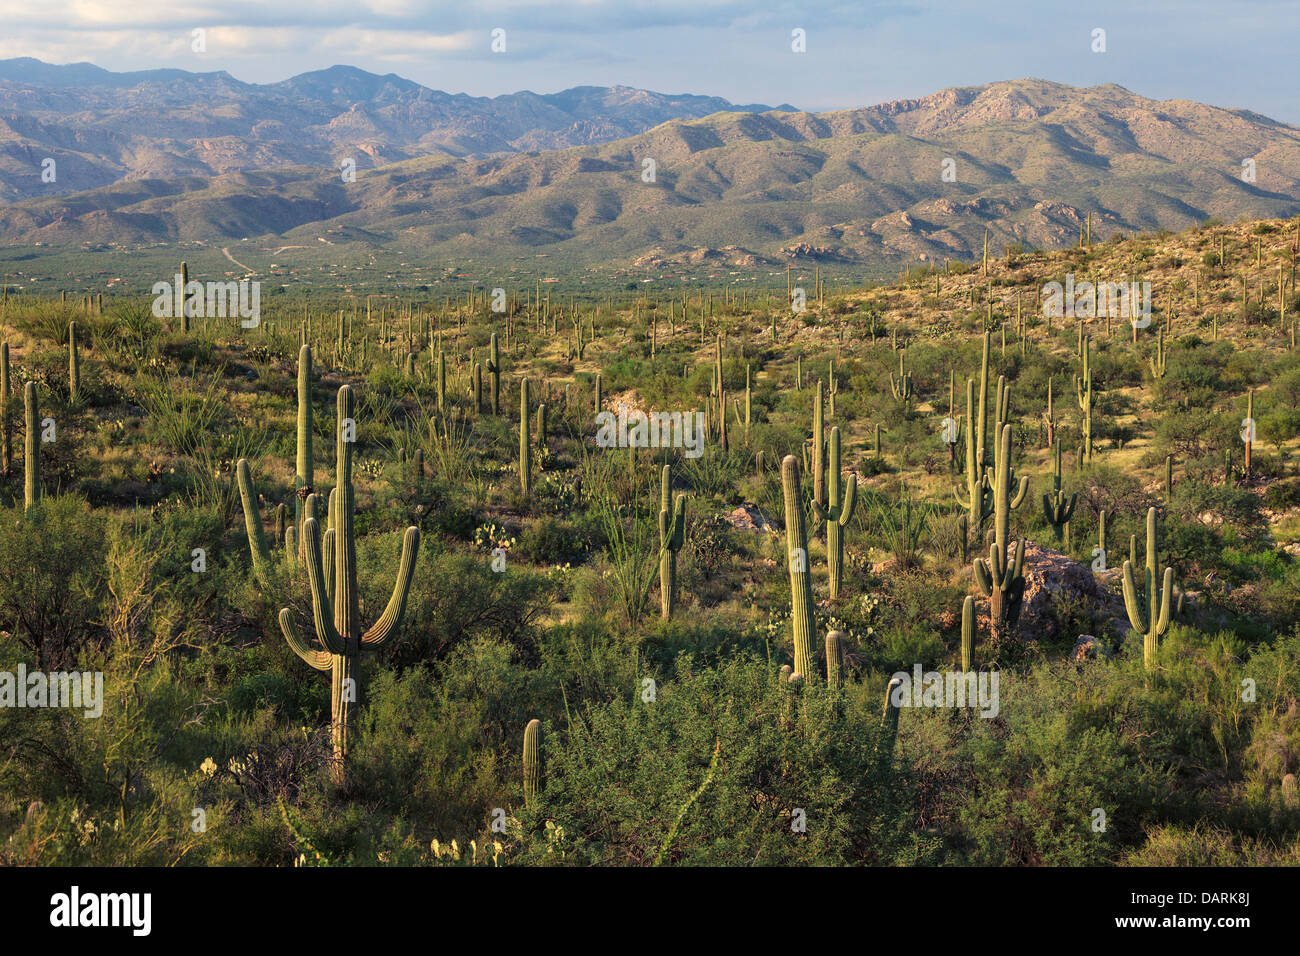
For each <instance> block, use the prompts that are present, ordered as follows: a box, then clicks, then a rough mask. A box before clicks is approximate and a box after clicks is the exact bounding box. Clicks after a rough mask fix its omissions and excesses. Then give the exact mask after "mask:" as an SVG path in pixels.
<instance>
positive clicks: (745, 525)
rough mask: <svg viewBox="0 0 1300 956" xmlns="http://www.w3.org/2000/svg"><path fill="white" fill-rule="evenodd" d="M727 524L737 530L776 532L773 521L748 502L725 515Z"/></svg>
mask: <svg viewBox="0 0 1300 956" xmlns="http://www.w3.org/2000/svg"><path fill="white" fill-rule="evenodd" d="M723 517H724V518H725V519H726V522H727V524H729V525H731V526H732V527H733V528H735V529H736V530H737V531H752V532H755V533H756V534H762V533H765V532H766V533H770V532H775V530H776V529H775V528H773V527H772V525H771V523H770V522H769V521H768V520H767V519H766V518H765V517H763V512H761V511H759V510H758V508H756V507H755V506H754V505H752V504H749V503H748V502H746V503H745V504H743V505H741V506H740V507H739V508H737V509H736V510H735V511H733V512H731V513H730V514H727V515H724V516H723Z"/></svg>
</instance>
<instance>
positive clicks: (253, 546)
mask: <svg viewBox="0 0 1300 956" xmlns="http://www.w3.org/2000/svg"><path fill="white" fill-rule="evenodd" d="M235 472H236V474H237V475H238V478H239V503H240V505H241V506H242V507H243V511H244V530H245V531H246V532H247V534H248V550H249V551H250V552H251V554H252V557H253V574H254V575H255V576H256V577H257V578H258V580H259V581H264V580H265V579H266V577H267V572H268V571H269V570H270V567H271V552H270V549H269V548H268V547H267V544H266V531H265V530H264V529H263V527H262V516H261V515H260V514H259V513H258V511H257V499H256V498H255V497H254V496H253V481H252V477H251V475H250V473H249V470H248V459H247V458H241V459H239V463H238V464H237V465H236V466H235Z"/></svg>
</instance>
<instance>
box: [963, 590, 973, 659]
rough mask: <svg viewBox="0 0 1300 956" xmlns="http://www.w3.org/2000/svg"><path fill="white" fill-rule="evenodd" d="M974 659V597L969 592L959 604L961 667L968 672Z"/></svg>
mask: <svg viewBox="0 0 1300 956" xmlns="http://www.w3.org/2000/svg"><path fill="white" fill-rule="evenodd" d="M974 660H975V599H974V598H973V597H971V596H970V595H969V594H968V595H966V600H964V601H962V604H961V669H962V672H963V673H970V671H971V670H972V667H971V664H972V662H973V661H974Z"/></svg>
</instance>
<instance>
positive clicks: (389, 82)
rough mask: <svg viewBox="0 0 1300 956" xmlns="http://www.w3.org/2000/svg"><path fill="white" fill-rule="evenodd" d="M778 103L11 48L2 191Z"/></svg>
mask: <svg viewBox="0 0 1300 956" xmlns="http://www.w3.org/2000/svg"><path fill="white" fill-rule="evenodd" d="M767 109H769V107H767V106H761V105H751V106H735V105H733V104H731V103H729V102H728V101H727V100H724V99H721V98H719V97H715V96H692V95H682V96H674V95H669V94H664V93H652V92H650V91H648V90H636V89H630V88H628V87H619V86H615V87H596V86H586V87H578V88H575V89H571V90H564V91H563V92H560V93H552V94H544V95H539V94H536V93H530V92H521V93H511V94H507V95H504V96H496V97H477V96H466V95H464V94H450V93H443V92H440V91H438V90H431V89H428V88H426V87H423V86H421V85H420V84H418V83H414V82H412V81H411V80H407V79H403V78H402V77H400V76H396V75H394V74H391V73H390V74H388V75H387V76H377V75H375V74H373V73H367V72H366V71H364V70H359V69H356V68H354V67H350V66H334V67H330V68H329V69H326V70H319V71H316V72H313V73H304V74H302V75H300V76H295V77H292V78H291V79H288V80H284V81H283V82H280V83H270V84H254V83H243V82H240V81H239V80H236V79H235V78H234V77H232V76H231V75H230V74H228V73H225V72H217V73H190V72H187V71H185V70H144V71H138V72H131V73H113V72H110V71H108V70H104V69H101V68H100V67H97V66H94V65H93V64H90V63H72V64H67V65H61V66H56V65H53V64H49V63H43V62H41V61H40V60H34V59H30V58H21V59H12V60H0V200H3V201H6V202H8V201H13V200H17V199H26V198H32V197H40V196H49V195H57V194H61V193H68V192H77V191H80V190H85V189H93V188H96V187H99V186H106V185H109V184H111V183H116V182H120V181H124V180H136V179H142V178H155V177H172V176H213V175H221V174H223V173H228V172H234V171H238V170H250V169H271V168H276V167H282V166H290V165H313V166H322V167H330V168H337V166H338V164H339V163H340V162H342V161H343V160H344V159H348V158H350V159H353V160H354V161H355V163H356V165H357V168H359V169H366V168H371V167H374V166H380V165H384V164H386V163H392V162H396V161H399V160H403V159H410V158H413V157H417V156H426V155H429V154H431V153H445V154H449V155H458V156H462V155H468V154H476V153H495V152H517V151H521V150H539V149H557V148H562V147H565V146H579V145H586V144H591V143H601V142H605V141H607V140H612V139H619V138H621V137H624V136H629V135H632V134H635V133H640V132H643V131H644V130H647V129H650V128H651V127H653V126H657V125H659V124H660V123H663V122H665V121H667V120H670V119H679V118H694V117H701V116H707V115H709V114H711V113H716V112H718V111H719V110H741V111H754V110H767ZM45 157H51V158H53V159H54V160H55V161H56V163H57V173H58V176H57V180H56V181H55V182H54V183H53V184H50V183H44V182H42V181H41V175H40V174H41V165H40V164H41V160H42V159H44V158H45Z"/></svg>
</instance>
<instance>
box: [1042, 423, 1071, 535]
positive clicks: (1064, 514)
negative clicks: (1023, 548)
mask: <svg viewBox="0 0 1300 956" xmlns="http://www.w3.org/2000/svg"><path fill="white" fill-rule="evenodd" d="M1078 503H1079V493H1078V492H1077V491H1076V492H1074V493H1073V494H1072V495H1070V499H1069V501H1068V502H1067V501H1066V498H1065V492H1063V491H1062V490H1061V443H1060V442H1059V441H1058V442H1057V443H1056V464H1055V466H1054V467H1053V468H1052V491H1051V492H1050V493H1049V492H1046V491H1044V492H1043V515H1044V516H1045V517H1046V518H1047V523H1048V524H1050V525H1051V526H1052V531H1053V532H1054V533H1055V534H1056V540H1057V541H1060V540H1061V538H1062V537H1063V535H1062V532H1063V531H1064V530H1065V526H1066V525H1067V524H1068V523H1069V521H1070V518H1071V517H1072V516H1073V515H1074V506H1075V505H1076V504H1078Z"/></svg>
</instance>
